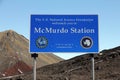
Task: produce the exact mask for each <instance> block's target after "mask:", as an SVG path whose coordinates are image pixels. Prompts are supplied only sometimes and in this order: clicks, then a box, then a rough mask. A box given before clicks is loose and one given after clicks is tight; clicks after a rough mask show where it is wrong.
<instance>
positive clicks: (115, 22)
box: [0, 0, 120, 59]
mask: <svg viewBox="0 0 120 80" xmlns="http://www.w3.org/2000/svg"><path fill="white" fill-rule="evenodd" d="M31 14H98V15H99V44H100V46H99V47H100V50H103V49H109V48H114V47H117V46H120V37H119V34H120V0H0V31H5V30H9V29H11V30H14V31H16V32H18V33H19V34H22V35H24V36H25V37H26V38H28V39H29V35H30V34H29V32H30V15H31ZM80 54H81V53H70V54H69V53H64V54H63V53H59V54H58V53H57V55H59V56H60V57H63V58H65V59H68V58H71V57H73V56H77V55H80Z"/></svg>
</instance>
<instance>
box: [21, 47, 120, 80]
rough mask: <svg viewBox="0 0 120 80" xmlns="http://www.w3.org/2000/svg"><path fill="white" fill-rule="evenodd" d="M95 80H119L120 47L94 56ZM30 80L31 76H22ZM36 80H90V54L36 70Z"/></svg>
mask: <svg viewBox="0 0 120 80" xmlns="http://www.w3.org/2000/svg"><path fill="white" fill-rule="evenodd" d="M94 57H95V75H96V76H95V78H96V79H95V80H120V47H116V48H113V49H109V50H103V51H101V52H100V53H99V54H98V55H97V54H95V55H94ZM23 78H25V80H32V75H31V74H29V75H28V74H27V75H25V76H23ZM37 79H38V80H91V56H90V54H86V55H82V56H77V57H75V58H72V59H69V60H66V61H61V62H59V63H56V64H52V65H48V66H44V67H42V68H39V69H37Z"/></svg>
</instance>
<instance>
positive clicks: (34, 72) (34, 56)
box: [31, 53, 38, 80]
mask: <svg viewBox="0 0 120 80" xmlns="http://www.w3.org/2000/svg"><path fill="white" fill-rule="evenodd" d="M31 57H33V58H34V64H33V66H34V68H33V80H36V63H37V62H36V58H37V57H38V54H36V53H34V54H31Z"/></svg>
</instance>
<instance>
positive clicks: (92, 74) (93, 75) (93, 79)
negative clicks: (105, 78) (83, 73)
mask: <svg viewBox="0 0 120 80" xmlns="http://www.w3.org/2000/svg"><path fill="white" fill-rule="evenodd" d="M91 57H92V58H91V60H92V71H91V76H92V80H95V67H94V54H91Z"/></svg>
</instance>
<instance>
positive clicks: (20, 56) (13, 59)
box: [0, 30, 63, 73]
mask: <svg viewBox="0 0 120 80" xmlns="http://www.w3.org/2000/svg"><path fill="white" fill-rule="evenodd" d="M61 60H63V59H61V58H60V57H58V56H56V55H54V54H52V53H51V54H45V53H43V54H39V56H38V59H37V67H42V66H45V65H48V64H53V63H57V62H59V61H61ZM18 62H24V63H25V64H26V65H28V66H29V67H32V66H33V59H32V58H31V54H30V53H29V41H28V40H27V39H26V38H25V37H24V36H22V35H20V34H18V33H16V32H14V31H12V30H8V31H4V32H0V73H2V72H3V71H6V70H7V69H9V68H11V67H13V66H14V65H16V63H18Z"/></svg>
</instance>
